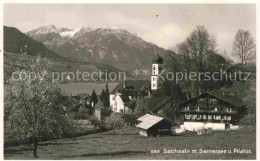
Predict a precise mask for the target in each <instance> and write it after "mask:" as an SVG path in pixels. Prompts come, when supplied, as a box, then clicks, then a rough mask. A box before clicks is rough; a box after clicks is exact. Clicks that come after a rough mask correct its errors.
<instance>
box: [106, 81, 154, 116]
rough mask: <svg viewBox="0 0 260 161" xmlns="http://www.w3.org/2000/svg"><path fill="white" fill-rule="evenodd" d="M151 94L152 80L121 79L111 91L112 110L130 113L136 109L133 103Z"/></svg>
mask: <svg viewBox="0 0 260 161" xmlns="http://www.w3.org/2000/svg"><path fill="white" fill-rule="evenodd" d="M149 95H150V82H149V81H147V80H125V81H121V82H120V83H119V84H118V85H117V86H116V87H115V88H114V89H113V90H112V92H111V93H110V106H111V107H112V111H114V112H121V113H130V112H131V111H133V110H134V106H132V105H133V104H135V101H136V100H137V99H143V98H145V97H148V96H149Z"/></svg>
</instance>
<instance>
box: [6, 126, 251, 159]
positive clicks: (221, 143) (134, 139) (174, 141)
mask: <svg viewBox="0 0 260 161" xmlns="http://www.w3.org/2000/svg"><path fill="white" fill-rule="evenodd" d="M32 148H33V147H32V145H30V146H28V145H27V146H26V145H20V146H15V147H8V148H5V149H4V157H5V159H19V160H20V159H33V158H32ZM234 148H236V149H241V150H242V149H245V150H250V151H251V154H239V153H234V152H233V151H234ZM163 149H169V150H170V149H171V150H174V149H178V150H184V149H187V150H198V152H199V149H204V150H231V151H232V153H231V154H209V153H208V154H201V153H196V154H194V153H186V154H164V153H163ZM151 150H160V151H161V153H159V154H153V153H151ZM38 154H39V159H158V160H159V159H255V158H256V131H255V127H245V128H243V129H241V130H238V131H219V132H213V133H212V134H206V135H200V136H198V135H196V133H190V134H187V135H183V136H164V137H143V136H139V135H138V134H137V129H136V128H130V129H123V130H120V131H118V132H117V134H116V135H113V132H112V131H109V132H104V133H98V134H90V135H86V136H81V137H75V138H68V139H60V140H52V141H45V142H41V143H40V145H39V147H38Z"/></svg>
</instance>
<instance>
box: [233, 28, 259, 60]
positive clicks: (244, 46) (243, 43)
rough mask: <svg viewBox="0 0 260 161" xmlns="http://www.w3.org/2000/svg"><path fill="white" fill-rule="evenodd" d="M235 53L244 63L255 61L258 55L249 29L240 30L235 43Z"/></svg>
mask: <svg viewBox="0 0 260 161" xmlns="http://www.w3.org/2000/svg"><path fill="white" fill-rule="evenodd" d="M233 55H234V56H236V57H238V58H239V59H240V60H241V63H242V64H246V63H248V62H254V60H255V56H256V49H255V41H254V38H253V37H252V36H251V34H250V32H249V31H244V30H242V29H239V30H238V32H237V34H236V36H235V40H234V44H233Z"/></svg>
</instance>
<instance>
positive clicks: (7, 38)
mask: <svg viewBox="0 0 260 161" xmlns="http://www.w3.org/2000/svg"><path fill="white" fill-rule="evenodd" d="M25 43H27V53H28V54H30V55H34V56H36V55H41V56H43V57H50V58H55V57H56V58H58V57H60V56H59V55H58V54H56V53H55V52H53V51H52V50H50V49H48V48H46V46H45V45H44V44H43V43H42V42H38V41H36V40H34V39H32V38H30V37H28V36H26V35H25V34H23V33H22V32H20V31H19V30H18V29H16V28H14V27H7V26H4V50H5V51H8V52H13V53H18V52H19V51H20V48H21V46H24V45H25Z"/></svg>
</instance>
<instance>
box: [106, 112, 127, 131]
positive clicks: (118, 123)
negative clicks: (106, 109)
mask: <svg viewBox="0 0 260 161" xmlns="http://www.w3.org/2000/svg"><path fill="white" fill-rule="evenodd" d="M105 125H106V128H107V129H112V130H114V135H115V133H116V129H121V128H122V127H124V120H123V119H122V118H121V117H120V116H119V115H115V114H114V113H113V114H112V115H110V116H109V117H107V118H106V120H105Z"/></svg>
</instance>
